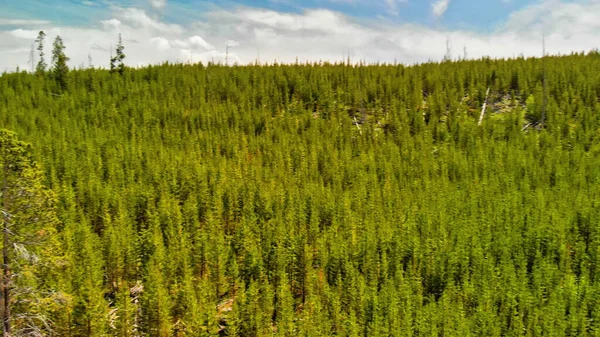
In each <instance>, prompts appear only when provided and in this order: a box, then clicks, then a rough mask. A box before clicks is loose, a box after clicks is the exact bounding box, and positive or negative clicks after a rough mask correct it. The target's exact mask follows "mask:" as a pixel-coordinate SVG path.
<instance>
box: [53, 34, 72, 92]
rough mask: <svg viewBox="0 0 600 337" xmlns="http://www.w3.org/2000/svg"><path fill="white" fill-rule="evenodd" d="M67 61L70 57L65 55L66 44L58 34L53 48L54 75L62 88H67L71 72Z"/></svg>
mask: <svg viewBox="0 0 600 337" xmlns="http://www.w3.org/2000/svg"><path fill="white" fill-rule="evenodd" d="M67 61H69V58H68V57H67V55H65V45H64V43H63V40H62V39H61V37H60V36H59V35H57V36H56V39H55V40H54V46H53V49H52V76H53V77H54V80H55V81H56V83H57V84H58V86H59V87H60V88H61V89H62V90H65V89H66V88H67V74H68V72H69V67H68V66H67Z"/></svg>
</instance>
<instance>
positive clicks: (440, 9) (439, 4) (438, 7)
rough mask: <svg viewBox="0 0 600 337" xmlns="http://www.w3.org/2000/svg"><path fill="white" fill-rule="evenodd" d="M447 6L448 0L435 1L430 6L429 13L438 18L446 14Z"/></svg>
mask: <svg viewBox="0 0 600 337" xmlns="http://www.w3.org/2000/svg"><path fill="white" fill-rule="evenodd" d="M449 4H450V0H437V1H435V2H434V3H432V4H431V12H432V13H433V15H434V16H435V17H436V18H438V17H440V16H442V15H444V13H446V10H447V9H448V5H449Z"/></svg>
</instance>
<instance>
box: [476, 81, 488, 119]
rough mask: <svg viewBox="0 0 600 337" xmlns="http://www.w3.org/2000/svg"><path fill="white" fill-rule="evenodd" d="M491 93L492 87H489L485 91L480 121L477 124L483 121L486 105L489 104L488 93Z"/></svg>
mask: <svg viewBox="0 0 600 337" xmlns="http://www.w3.org/2000/svg"><path fill="white" fill-rule="evenodd" d="M489 94H490V88H489V87H488V88H487V91H486V92H485V100H484V101H483V107H481V114H480V115H479V123H477V125H481V123H482V122H483V116H484V115H485V107H486V106H487V100H488V95H489Z"/></svg>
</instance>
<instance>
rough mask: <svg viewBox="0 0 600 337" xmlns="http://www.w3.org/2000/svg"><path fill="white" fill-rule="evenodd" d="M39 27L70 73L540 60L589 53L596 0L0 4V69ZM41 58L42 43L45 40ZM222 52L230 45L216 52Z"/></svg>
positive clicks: (19, 55)
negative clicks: (118, 57)
mask: <svg viewBox="0 0 600 337" xmlns="http://www.w3.org/2000/svg"><path fill="white" fill-rule="evenodd" d="M39 30H44V31H46V32H47V33H48V36H49V39H51V38H54V36H56V35H61V37H62V38H63V40H64V41H65V44H66V46H67V51H68V56H69V57H70V58H71V64H72V65H73V66H85V65H86V64H88V59H89V58H92V59H93V60H94V62H93V65H94V66H102V67H104V66H107V65H108V61H107V60H108V58H109V57H108V56H109V54H110V51H109V50H111V48H112V49H114V44H116V40H117V36H118V34H123V38H124V40H125V41H126V49H127V53H126V54H127V59H126V63H128V64H129V65H131V66H138V65H145V64H149V63H159V62H163V61H167V60H168V61H174V62H207V61H216V62H225V60H228V62H238V63H250V62H256V61H261V62H273V61H280V62H293V61H295V60H296V59H299V60H301V61H319V60H327V61H339V60H341V59H344V58H347V57H348V56H350V57H351V58H352V59H353V60H354V61H361V60H362V61H366V62H396V61H397V62H402V63H406V64H412V63H416V62H425V61H428V60H440V59H441V58H442V57H444V55H445V54H446V42H449V44H450V46H451V57H452V58H454V59H457V58H459V57H464V52H463V50H464V49H466V50H467V56H468V57H469V58H478V57H482V56H491V57H515V56H519V55H524V56H540V54H541V40H542V36H543V35H545V36H546V42H547V50H548V51H549V52H550V53H554V54H557V53H563V54H564V53H570V52H573V51H586V50H590V49H594V48H598V47H599V46H600V0H299V1H293V0H254V1H250V0H123V1H115V0H0V70H2V69H3V68H4V69H10V68H12V67H16V66H17V65H18V66H20V67H22V68H26V67H29V66H30V65H31V60H29V58H30V56H29V55H30V49H31V45H32V43H33V40H35V36H36V34H37V32H38V31H39ZM46 45H47V48H48V50H47V52H46V54H49V52H50V50H49V46H50V45H51V43H47V44H46ZM227 46H229V47H227Z"/></svg>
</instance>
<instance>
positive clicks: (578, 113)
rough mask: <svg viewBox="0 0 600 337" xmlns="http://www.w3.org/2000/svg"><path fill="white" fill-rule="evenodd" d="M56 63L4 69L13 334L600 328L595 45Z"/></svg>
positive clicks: (5, 293) (555, 332)
mask: <svg viewBox="0 0 600 337" xmlns="http://www.w3.org/2000/svg"><path fill="white" fill-rule="evenodd" d="M55 43H56V42H55ZM60 43H62V42H60ZM55 47H56V45H55ZM58 50H59V51H64V46H61V45H60V44H59V45H58ZM60 57H62V59H61V58H60ZM61 60H62V61H61ZM66 60H68V58H66V56H65V55H64V54H60V53H59V54H58V56H57V57H56V60H55V61H57V62H62V63H61V64H63V67H62V68H61V67H58V68H57V67H54V68H52V70H47V69H46V68H45V67H42V68H41V69H38V71H36V72H34V73H28V72H23V71H19V72H14V73H5V74H3V75H2V76H1V77H0V129H4V130H3V131H1V132H0V153H2V157H1V158H0V168H3V169H2V170H1V171H2V173H0V177H1V178H2V181H3V185H1V186H0V187H1V188H2V198H3V202H2V205H3V214H4V215H3V218H2V219H3V220H2V222H3V234H2V235H3V238H4V239H3V240H2V242H3V243H2V247H3V258H4V266H5V268H3V274H2V282H1V284H0V286H1V289H0V290H1V291H0V294H1V296H0V297H1V298H0V310H1V311H2V313H3V317H8V318H9V319H8V320H7V321H5V322H4V324H5V325H6V324H9V325H10V329H12V331H13V335H14V336H17V335H27V336H70V337H71V336H73V337H74V336H131V337H133V336H160V337H163V336H164V337H166V336H218V335H220V336H599V335H600V226H599V224H600V169H599V168H600V113H599V109H600V103H599V101H598V97H599V95H600V74H599V73H598V72H597V70H598V69H600V54H599V53H597V52H590V53H576V54H572V55H568V56H547V57H544V58H531V59H525V58H516V59H508V60H495V59H488V58H484V59H480V60H462V61H444V62H441V63H433V62H432V63H426V64H420V65H414V66H404V65H399V64H394V65H392V64H379V65H366V64H351V63H350V62H339V63H335V64H331V63H310V64H285V65H284V64H270V65H259V64H256V65H246V66H241V65H236V66H226V65H222V64H214V63H209V64H189V65H184V64H168V63H165V64H162V65H157V66H148V67H144V68H140V69H133V68H128V67H125V66H123V65H122V64H118V62H116V63H115V65H114V66H113V68H112V69H110V70H104V69H94V68H89V69H79V70H73V69H67V68H66V67H64V64H65V61H66ZM115 60H116V61H121V62H122V60H123V58H121V59H115ZM482 108H483V110H484V113H483V114H482ZM7 266H10V268H7ZM5 328H6V326H5Z"/></svg>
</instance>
